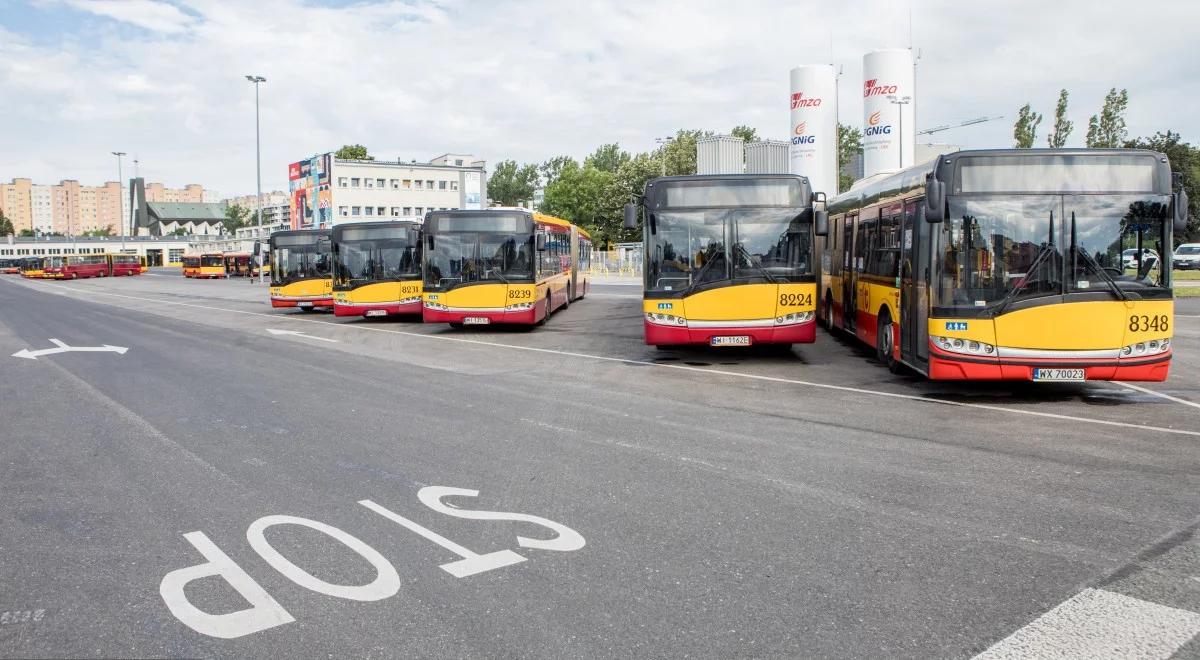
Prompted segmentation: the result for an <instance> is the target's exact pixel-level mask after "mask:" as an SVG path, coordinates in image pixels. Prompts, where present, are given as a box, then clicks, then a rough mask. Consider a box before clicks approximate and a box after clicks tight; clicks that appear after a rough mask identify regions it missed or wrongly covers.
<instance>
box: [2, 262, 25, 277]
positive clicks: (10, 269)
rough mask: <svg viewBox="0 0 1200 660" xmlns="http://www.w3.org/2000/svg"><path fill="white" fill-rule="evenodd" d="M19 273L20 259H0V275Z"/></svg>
mask: <svg viewBox="0 0 1200 660" xmlns="http://www.w3.org/2000/svg"><path fill="white" fill-rule="evenodd" d="M19 272H21V261H20V259H0V273H4V274H6V275H15V274H17V273H19Z"/></svg>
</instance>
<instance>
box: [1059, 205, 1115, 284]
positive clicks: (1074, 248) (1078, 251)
mask: <svg viewBox="0 0 1200 660" xmlns="http://www.w3.org/2000/svg"><path fill="white" fill-rule="evenodd" d="M1078 255H1083V262H1084V263H1085V264H1087V265H1088V266H1091V267H1092V269H1093V270H1095V271H1096V272H1097V273H1100V277H1101V279H1103V280H1104V281H1105V282H1107V283H1108V287H1109V288H1110V289H1112V291H1113V293H1115V294H1116V296H1117V298H1120V299H1121V300H1129V296H1127V295H1125V292H1124V291H1122V290H1121V287H1120V286H1118V285H1117V283H1116V281H1115V280H1113V278H1111V277H1109V275H1108V273H1106V272H1105V271H1104V267H1103V266H1101V265H1100V264H1099V263H1097V262H1096V260H1095V259H1093V258H1092V255H1090V254H1088V253H1087V251H1086V250H1084V249H1083V248H1081V247H1079V241H1078V240H1077V239H1076V235H1075V212H1074V211H1071V259H1072V262H1071V277H1075V273H1076V271H1078V265H1077V264H1076V263H1075V261H1074V259H1076V258H1077V257H1078Z"/></svg>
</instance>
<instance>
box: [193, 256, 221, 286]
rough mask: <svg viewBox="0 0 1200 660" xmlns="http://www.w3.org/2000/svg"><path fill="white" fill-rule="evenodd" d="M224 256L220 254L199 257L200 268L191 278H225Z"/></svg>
mask: <svg viewBox="0 0 1200 660" xmlns="http://www.w3.org/2000/svg"><path fill="white" fill-rule="evenodd" d="M225 275H226V274H225V255H223V254H221V253H220V252H215V253H209V254H202V255H200V267H199V268H198V269H197V270H196V274H195V275H192V277H196V278H200V279H220V278H222V277H225Z"/></svg>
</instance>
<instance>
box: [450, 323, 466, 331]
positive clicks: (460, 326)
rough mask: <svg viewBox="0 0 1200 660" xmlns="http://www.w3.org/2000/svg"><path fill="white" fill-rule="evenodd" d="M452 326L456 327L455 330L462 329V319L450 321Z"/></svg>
mask: <svg viewBox="0 0 1200 660" xmlns="http://www.w3.org/2000/svg"><path fill="white" fill-rule="evenodd" d="M450 327H451V328H454V329H455V330H462V327H463V324H462V321H450Z"/></svg>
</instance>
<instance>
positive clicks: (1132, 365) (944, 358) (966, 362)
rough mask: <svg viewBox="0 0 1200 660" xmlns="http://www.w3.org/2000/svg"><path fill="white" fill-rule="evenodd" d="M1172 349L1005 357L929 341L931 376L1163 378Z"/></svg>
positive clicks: (1159, 379)
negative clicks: (1076, 373)
mask: <svg viewBox="0 0 1200 660" xmlns="http://www.w3.org/2000/svg"><path fill="white" fill-rule="evenodd" d="M1173 352H1174V351H1173V349H1169V350H1167V351H1165V352H1162V353H1158V354H1156V355H1148V356H1139V357H1127V358H1111V357H1110V358H1099V359H1096V358H1078V359H1064V358H1047V359H1017V358H1013V359H1006V358H1004V357H983V356H973V355H972V356H968V355H958V354H954V353H949V352H946V351H943V350H941V349H939V348H938V347H937V346H935V345H934V344H933V343H932V342H931V343H930V345H929V379H930V380H1027V381H1032V380H1034V377H1033V374H1034V370H1035V369H1067V370H1079V369H1082V370H1083V374H1084V375H1083V380H1128V381H1153V382H1162V381H1164V380H1166V379H1167V375H1168V373H1169V371H1170V368H1171V355H1172V354H1173Z"/></svg>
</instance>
